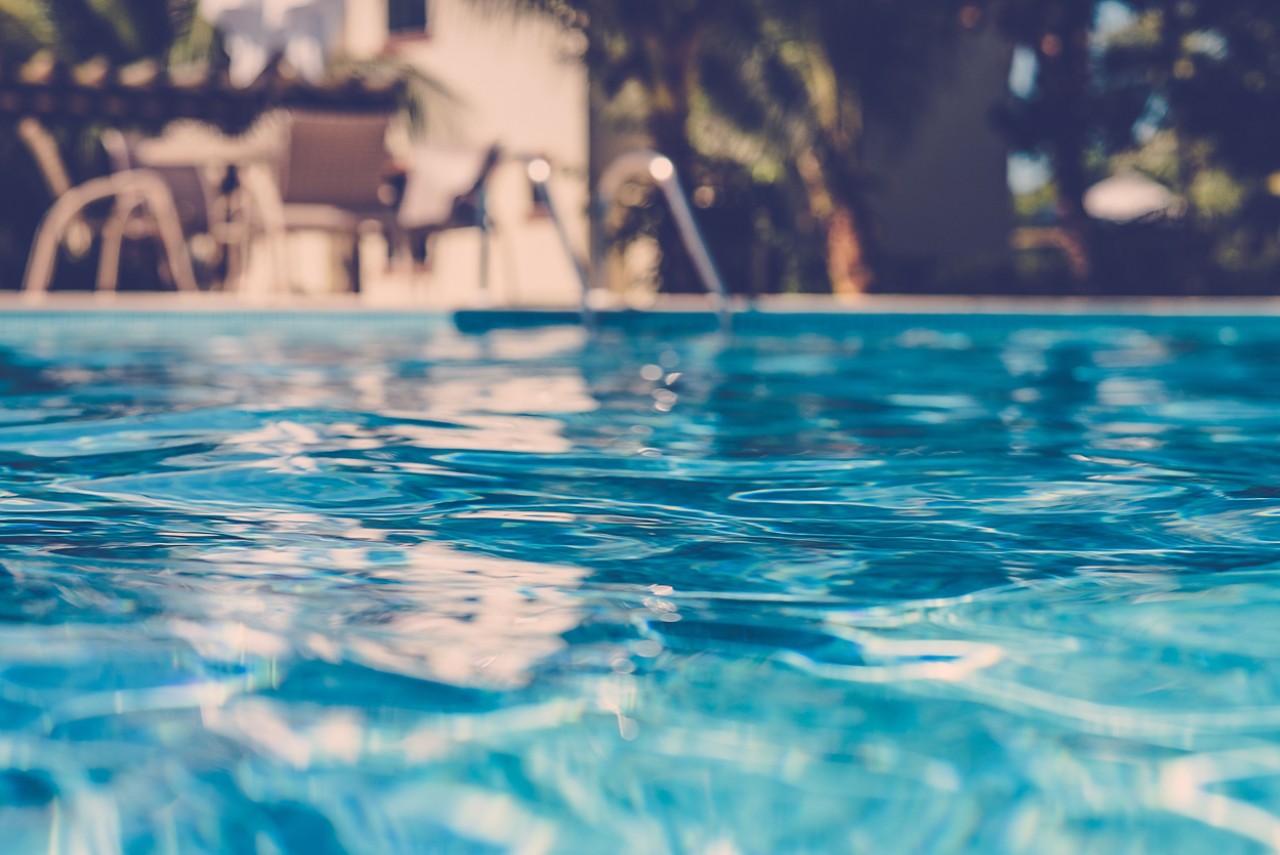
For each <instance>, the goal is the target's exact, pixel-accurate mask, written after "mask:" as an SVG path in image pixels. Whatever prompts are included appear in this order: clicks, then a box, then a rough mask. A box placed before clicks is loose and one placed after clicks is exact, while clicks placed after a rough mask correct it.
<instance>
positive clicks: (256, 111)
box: [0, 53, 403, 133]
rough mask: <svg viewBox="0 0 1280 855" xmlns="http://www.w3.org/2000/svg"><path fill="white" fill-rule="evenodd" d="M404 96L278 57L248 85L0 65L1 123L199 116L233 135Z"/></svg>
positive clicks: (143, 72)
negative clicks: (262, 119)
mask: <svg viewBox="0 0 1280 855" xmlns="http://www.w3.org/2000/svg"><path fill="white" fill-rule="evenodd" d="M402 91H403V86H402V84H401V83H400V81H398V80H396V79H395V78H392V77H383V78H378V79H375V78H373V77H369V76H357V75H353V74H352V75H346V76H340V77H334V78H331V79H328V80H325V81H323V82H321V83H312V82H309V81H307V80H305V79H303V78H301V77H299V76H298V75H296V74H294V73H293V72H292V71H291V69H289V67H288V66H287V65H286V64H285V63H284V62H283V61H282V60H279V59H277V60H276V61H274V62H272V63H270V64H269V65H268V66H267V68H266V69H265V70H264V71H263V72H262V74H261V75H259V76H258V78H257V79H256V80H254V81H253V83H251V84H250V85H248V86H244V87H238V86H234V85H232V84H231V82H230V80H229V78H228V77H227V75H226V74H225V72H217V73H207V72H195V73H174V74H170V73H169V72H168V71H167V70H166V69H165V68H163V67H162V66H160V65H159V64H158V63H156V62H154V61H151V60H144V61H141V62H137V63H133V64H131V65H127V66H123V67H117V66H113V65H111V64H110V63H108V62H107V61H105V60H102V59H96V60H90V61H88V62H85V63H81V64H79V65H68V64H66V63H63V62H60V61H58V60H57V59H55V58H54V57H53V56H52V55H51V54H48V53H41V54H37V55H36V56H35V57H33V58H32V59H30V60H28V61H27V62H26V63H24V64H23V65H21V66H17V67H13V66H10V67H3V66H0V118H3V117H13V118H22V117H33V118H36V119H38V120H40V121H42V122H46V123H56V122H59V121H66V120H75V121H86V122H96V123H101V124H106V125H111V126H117V127H138V128H159V127H162V126H163V125H165V124H167V123H168V122H170V121H172V120H174V119H198V120H201V121H205V122H208V123H210V124H212V125H215V126H217V127H219V128H221V129H222V130H223V131H225V132H228V133H237V132H239V131H243V130H244V129H245V128H247V127H249V126H250V125H251V124H252V123H253V122H254V120H255V119H256V118H257V117H258V116H260V115H262V114H263V113H264V112H266V111H268V110H272V109H276V108H295V109H309V110H326V111H335V112H387V111H390V110H394V109H395V108H396V106H397V105H398V103H399V100H400V97H401V94H402Z"/></svg>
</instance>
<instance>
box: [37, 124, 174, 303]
mask: <svg viewBox="0 0 1280 855" xmlns="http://www.w3.org/2000/svg"><path fill="white" fill-rule="evenodd" d="M18 135H19V137H21V139H22V141H23V143H24V144H25V145H26V146H27V149H28V150H29V151H30V152H31V155H32V157H33V158H34V159H35V162H36V165H37V167H38V168H39V169H40V172H41V175H42V176H43V178H44V180H45V183H46V185H47V186H48V188H49V191H50V193H51V194H52V195H53V197H54V203H53V205H52V206H51V207H50V208H49V210H48V211H47V212H46V213H45V215H44V218H43V219H42V220H41V221H40V225H39V227H38V228H37V230H36V235H35V239H34V240H33V241H32V245H31V254H30V256H29V257H28V261H27V269H26V273H25V275H24V276H23V279H22V290H23V291H24V292H27V293H29V294H33V295H40V294H44V293H45V292H46V291H48V289H49V285H50V283H51V282H52V281H53V274H54V271H55V268H56V266H57V261H58V250H59V248H60V247H61V245H62V244H63V243H64V242H65V241H66V240H67V239H68V237H69V235H71V234H73V233H74V231H75V227H76V226H82V227H84V228H89V229H92V230H94V231H97V232H99V234H100V235H101V237H102V241H103V245H102V251H101V253H100V255H99V259H98V275H97V279H96V280H95V287H96V288H98V289H99V290H103V291H114V290H115V286H116V282H117V280H118V278H119V262H120V241H121V240H122V239H123V237H124V234H125V232H126V231H128V230H129V228H130V226H132V225H137V226H140V227H141V229H142V231H141V234H142V235H143V236H146V237H149V238H152V239H154V240H156V241H157V243H158V244H159V246H160V249H161V250H162V251H163V253H164V258H165V260H166V262H167V267H168V274H169V277H170V278H171V279H172V281H173V284H174V286H175V287H176V288H177V289H178V290H180V291H196V290H198V286H197V285H196V278H195V273H194V271H193V270H192V268H191V259H190V258H189V257H188V255H187V246H186V241H185V238H184V235H183V231H182V224H181V219H180V216H179V213H178V205H177V204H176V203H175V202H174V198H173V193H172V192H171V190H170V187H169V185H168V184H167V183H166V182H165V180H164V178H163V177H162V176H161V175H159V174H158V173H156V172H154V171H152V170H149V169H124V170H121V171H117V172H113V173H112V174H110V175H105V176H102V177H100V178H91V179H89V180H88V181H85V182H84V183H82V184H78V185H75V186H72V184H71V178H70V176H69V175H68V174H67V170H66V166H65V165H64V164H63V162H62V156H61V154H60V153H59V151H58V144H57V142H56V141H55V140H54V139H53V137H52V136H51V135H50V134H49V131H48V130H47V129H46V128H45V127H44V126H43V125H42V124H40V122H39V121H37V120H36V119H33V118H30V117H28V118H26V119H23V120H22V121H21V122H19V124H18ZM108 199H110V200H112V202H113V205H112V207H111V210H110V213H109V214H108V215H107V217H106V218H102V217H100V216H95V212H94V211H93V210H92V209H91V206H93V205H94V203H96V202H100V201H104V200H108ZM108 226H110V232H109V233H108V230H107V229H108Z"/></svg>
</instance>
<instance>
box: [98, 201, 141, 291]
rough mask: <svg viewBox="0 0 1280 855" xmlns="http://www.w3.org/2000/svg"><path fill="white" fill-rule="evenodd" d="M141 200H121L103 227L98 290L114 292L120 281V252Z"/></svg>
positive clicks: (99, 256)
mask: <svg viewBox="0 0 1280 855" xmlns="http://www.w3.org/2000/svg"><path fill="white" fill-rule="evenodd" d="M140 204H141V200H139V199H127V200H126V199H121V200H120V201H119V202H117V203H116V206H115V208H113V209H112V211H111V216H110V217H109V218H108V219H107V222H106V224H105V225H103V227H102V241H101V246H102V248H101V250H100V252H99V255H98V290H99V291H108V292H114V291H115V290H116V285H117V284H118V283H119V280H120V250H121V247H122V245H123V244H124V231H125V229H126V228H127V227H128V225H129V219H130V218H131V217H133V216H134V215H135V213H136V212H137V210H138V207H139V205H140Z"/></svg>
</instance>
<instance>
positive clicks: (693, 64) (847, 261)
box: [477, 0, 959, 294]
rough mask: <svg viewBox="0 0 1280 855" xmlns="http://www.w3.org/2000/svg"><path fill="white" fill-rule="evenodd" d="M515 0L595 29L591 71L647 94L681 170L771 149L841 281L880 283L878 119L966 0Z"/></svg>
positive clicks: (909, 97)
mask: <svg viewBox="0 0 1280 855" xmlns="http://www.w3.org/2000/svg"><path fill="white" fill-rule="evenodd" d="M477 1H478V2H485V0H477ZM488 1H489V2H490V3H494V2H498V3H499V5H510V4H501V3H500V0H488ZM514 2H515V5H517V6H521V7H524V8H532V9H537V10H540V11H543V12H549V13H552V14H555V15H557V16H559V17H560V19H561V20H562V21H564V22H565V23H566V24H568V25H569V26H571V27H574V28H576V29H578V30H579V31H580V32H582V33H583V35H584V36H585V37H586V41H587V54H586V58H587V64H588V68H589V70H590V73H591V74H592V75H593V76H594V78H595V79H596V80H597V82H598V83H599V85H600V86H601V87H602V89H603V90H604V92H605V93H606V95H609V96H614V95H617V94H618V93H621V92H624V91H626V90H628V89H630V90H631V91H632V92H633V93H634V92H638V93H639V95H640V97H639V100H640V101H641V102H642V104H643V121H644V126H645V128H646V130H647V132H648V135H649V137H650V139H651V140H652V143H653V145H654V146H655V147H656V148H658V149H659V150H660V151H662V152H663V153H664V154H666V155H667V156H668V157H670V158H671V159H672V161H673V162H674V163H675V165H676V167H677V169H678V170H679V171H680V173H681V174H683V175H685V176H686V177H692V178H693V179H694V180H695V181H697V180H700V179H701V178H703V177H704V176H705V174H706V173H707V172H708V170H709V164H710V163H711V162H712V161H713V160H715V159H717V158H718V159H722V160H723V159H728V160H735V159H736V160H738V161H739V162H740V163H741V161H743V160H744V159H745V157H744V155H746V156H761V155H763V156H767V157H769V158H770V159H771V160H772V161H773V163H774V164H776V166H777V168H776V170H775V172H776V173H777V174H776V176H775V177H774V178H773V179H771V180H773V181H785V182H786V183H788V184H789V185H790V186H792V187H794V188H795V192H794V193H792V194H790V195H791V196H793V197H794V198H796V199H797V200H798V202H797V207H798V210H797V211H796V212H795V214H794V217H797V218H799V219H802V220H804V221H805V222H808V223H812V224H814V226H815V227H816V228H817V229H818V230H819V231H820V232H821V233H822V234H823V242H824V252H823V254H824V256H825V266H826V270H827V274H828V277H829V280H830V283H831V287H832V289H833V290H834V291H835V292H836V293H841V294H856V293H861V292H862V291H865V290H866V289H867V287H868V285H869V284H870V282H871V279H872V277H873V275H874V267H875V237H874V235H875V229H874V224H873V217H872V215H871V213H870V210H869V206H868V204H867V188H868V181H867V180H866V176H865V174H864V171H863V163H862V146H863V140H864V130H865V127H866V121H867V119H868V117H869V116H871V117H873V118H876V119H880V118H887V119H892V120H905V119H906V118H908V117H909V116H910V115H912V114H913V112H914V109H915V108H916V107H918V106H919V104H920V100H921V98H922V97H923V96H924V95H925V93H926V91H927V88H928V87H927V85H926V81H927V80H929V79H930V75H931V74H932V72H933V71H934V69H935V67H936V60H937V59H938V58H939V56H940V55H941V53H940V48H942V47H944V46H945V43H946V41H947V40H948V38H949V36H950V34H951V33H952V32H953V31H954V12H955V10H956V9H957V8H958V6H959V2H958V0H917V2H913V3H911V4H903V3H900V2H893V0H805V2H800V3H797V2H794V0H790V2H789V0H701V2H697V1H696V0H672V2H662V3H635V2H627V0H514ZM699 129H701V133H700V132H699ZM726 135H727V136H729V137H731V139H726V138H725V137H726ZM741 165H742V166H743V167H744V168H750V169H754V167H755V166H756V164H749V163H741ZM756 171H758V170H756ZM792 226H793V227H794V223H793V224H792Z"/></svg>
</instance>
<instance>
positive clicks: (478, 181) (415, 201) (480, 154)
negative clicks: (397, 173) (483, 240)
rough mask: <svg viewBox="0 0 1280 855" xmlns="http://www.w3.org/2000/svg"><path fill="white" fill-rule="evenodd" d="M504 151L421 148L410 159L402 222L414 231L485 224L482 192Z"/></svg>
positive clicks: (402, 224) (402, 206)
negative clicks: (482, 218)
mask: <svg viewBox="0 0 1280 855" xmlns="http://www.w3.org/2000/svg"><path fill="white" fill-rule="evenodd" d="M501 156H502V150H501V149H500V148H499V147H498V146H497V145H492V146H490V147H489V148H487V149H475V148H470V149H458V148H449V149H442V148H420V149H418V151H417V152H415V153H414V156H413V157H412V158H411V159H410V161H409V174H408V176H407V179H406V181H405V188H404V198H403V199H402V200H401V202H400V211H399V221H400V225H401V226H402V227H404V228H406V229H409V230H411V231H440V230H444V229H450V228H460V227H466V226H478V225H481V223H480V222H479V217H480V216H482V214H481V212H480V210H479V209H480V207H481V201H480V194H481V193H483V192H484V188H485V184H486V183H487V182H488V181H489V176H490V174H491V173H492V172H493V170H494V167H495V166H497V164H498V161H499V159H500V158H501Z"/></svg>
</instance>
